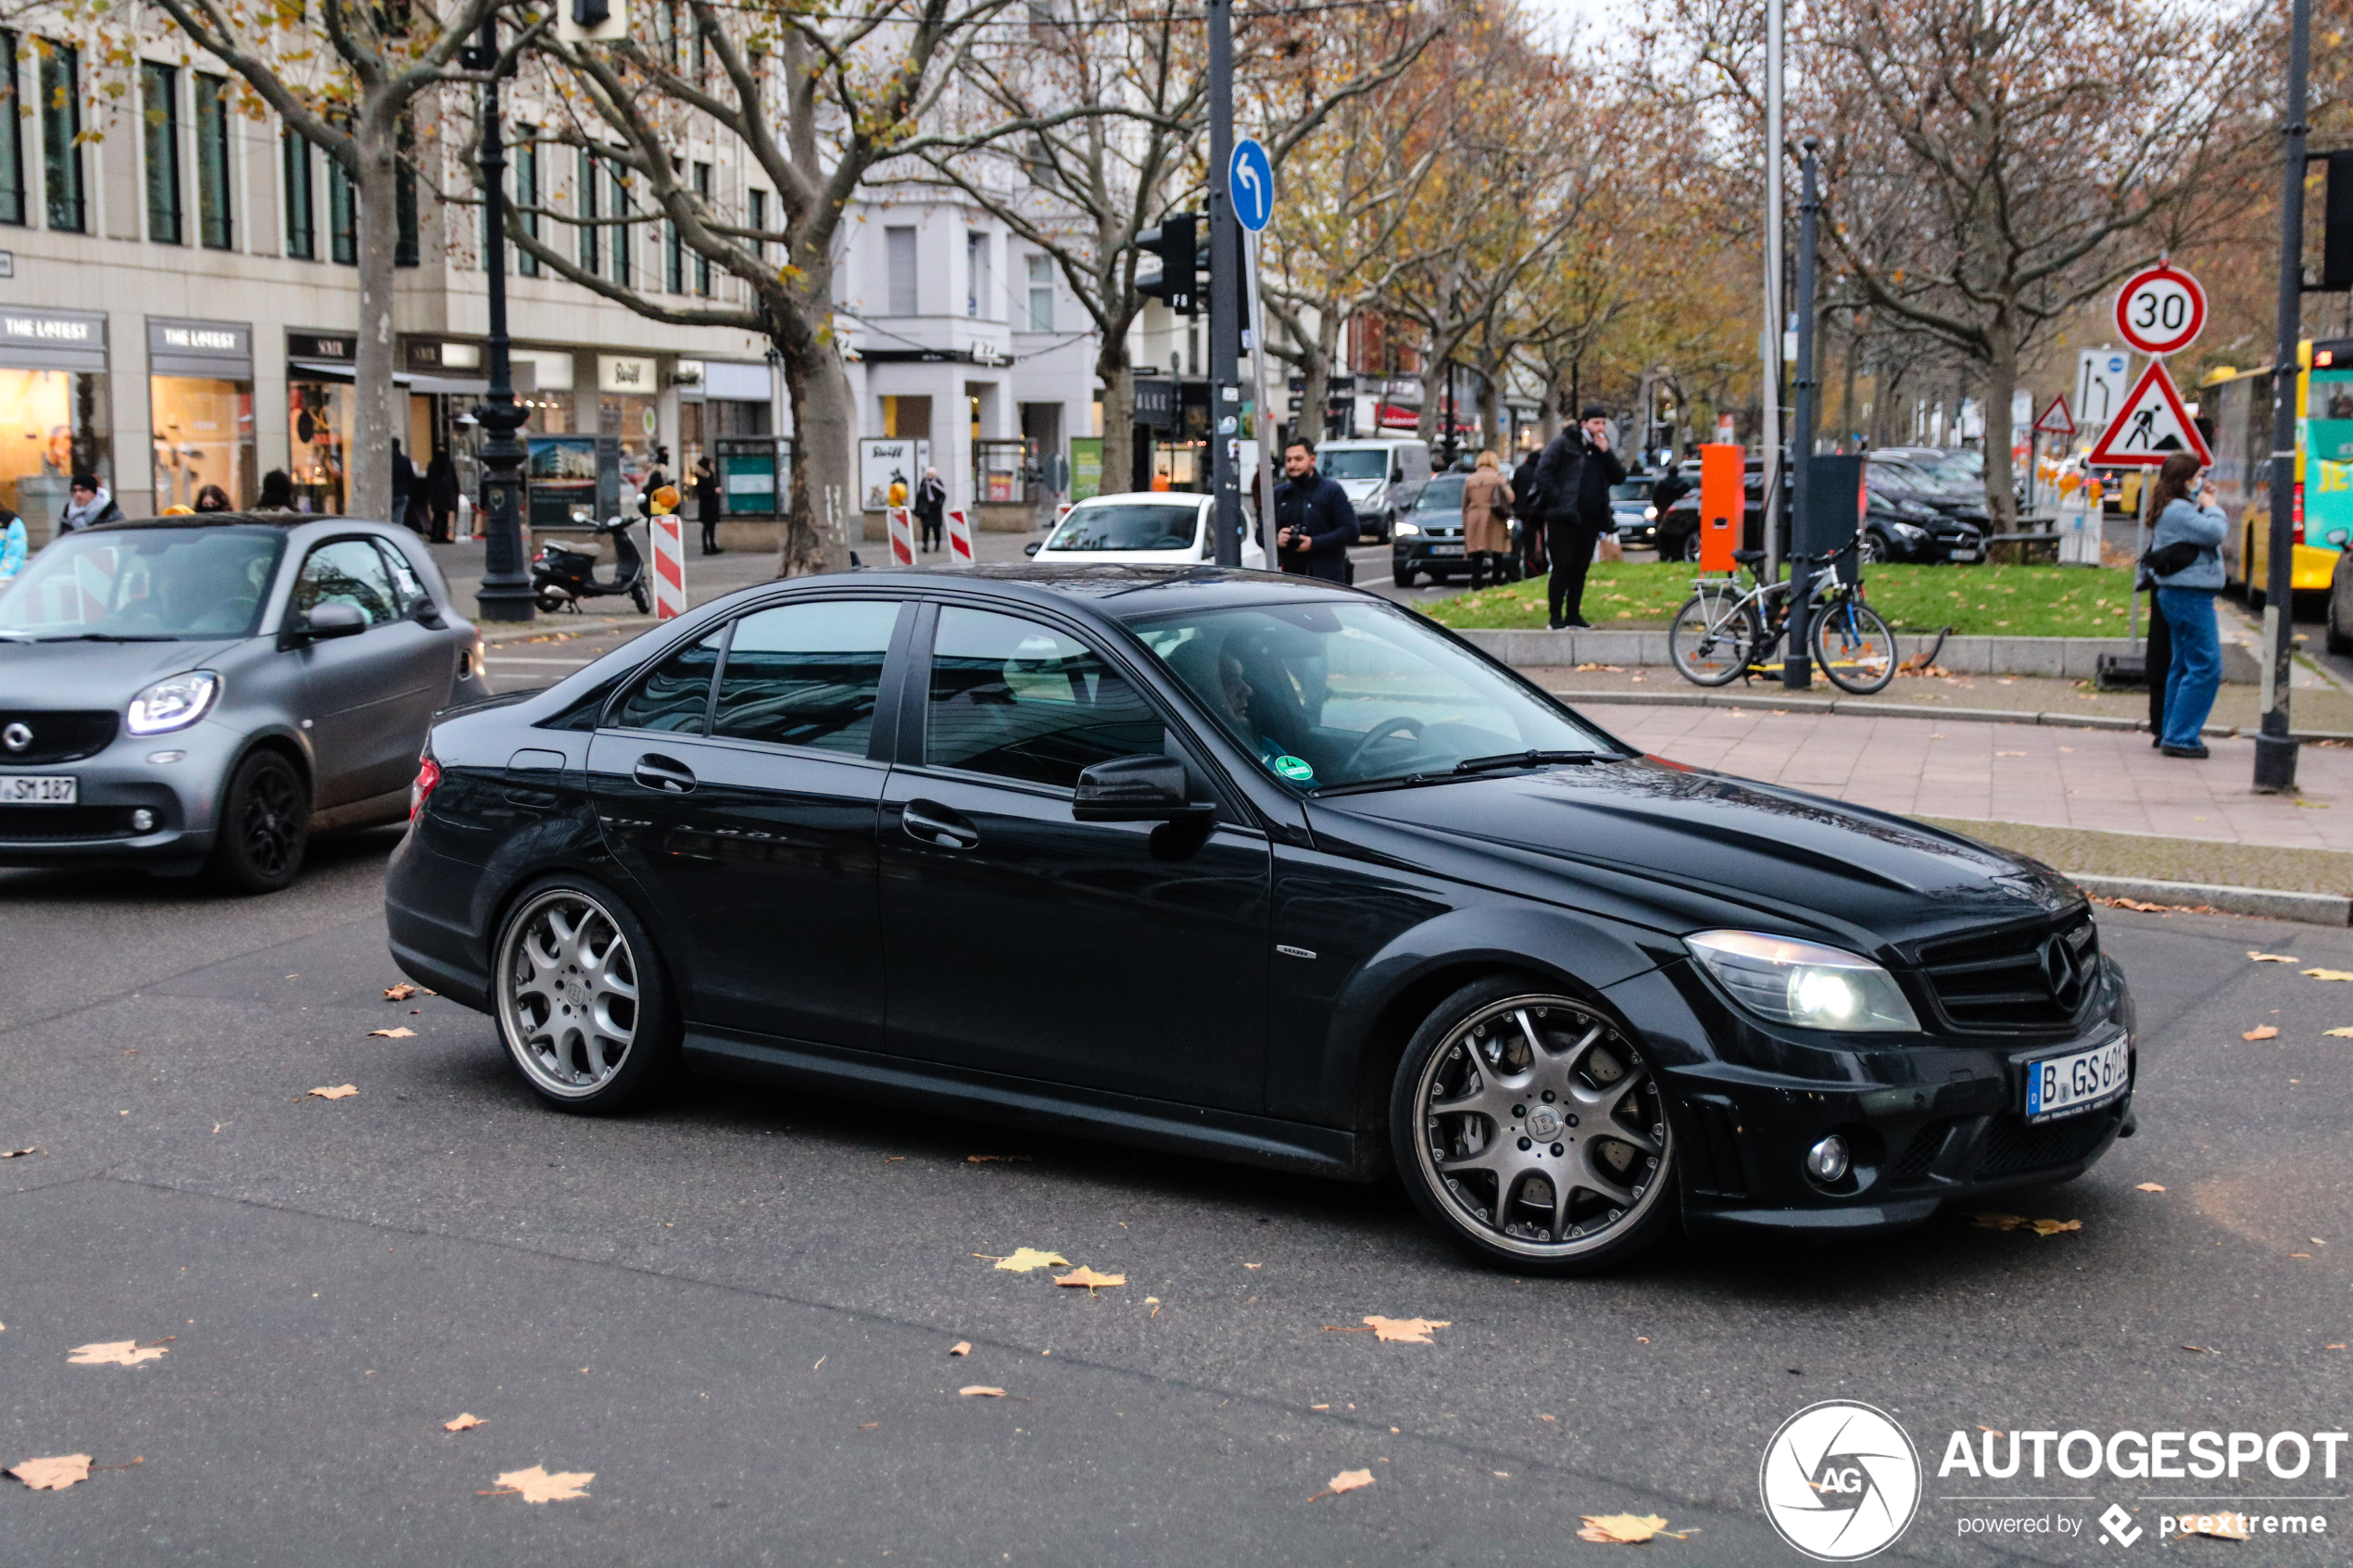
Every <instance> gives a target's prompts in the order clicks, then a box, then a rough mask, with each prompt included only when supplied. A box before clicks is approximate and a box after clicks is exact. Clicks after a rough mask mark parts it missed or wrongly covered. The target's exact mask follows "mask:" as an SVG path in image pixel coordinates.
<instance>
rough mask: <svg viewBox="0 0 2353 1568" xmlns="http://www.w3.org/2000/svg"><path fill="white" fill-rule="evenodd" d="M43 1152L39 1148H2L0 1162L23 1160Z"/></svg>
mask: <svg viewBox="0 0 2353 1568" xmlns="http://www.w3.org/2000/svg"><path fill="white" fill-rule="evenodd" d="M41 1152H42V1150H41V1149H40V1148H37V1147H31V1148H0V1160H22V1159H23V1158H24V1157H25V1156H26V1155H28V1154H39V1153H41Z"/></svg>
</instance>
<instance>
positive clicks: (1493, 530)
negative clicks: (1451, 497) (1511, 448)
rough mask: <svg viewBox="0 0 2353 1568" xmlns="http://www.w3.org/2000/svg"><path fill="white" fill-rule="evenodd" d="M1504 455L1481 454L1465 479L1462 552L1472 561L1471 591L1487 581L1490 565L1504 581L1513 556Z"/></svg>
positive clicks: (1498, 581) (1498, 579) (1509, 486)
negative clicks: (1509, 561) (1505, 564)
mask: <svg viewBox="0 0 2353 1568" xmlns="http://www.w3.org/2000/svg"><path fill="white" fill-rule="evenodd" d="M1503 461H1504V460H1503V459H1502V458H1498V457H1497V456H1496V455H1495V454H1494V453H1492V452H1481V453H1480V454H1479V455H1478V467H1477V468H1475V469H1473V470H1471V473H1470V477H1469V478H1467V479H1466V480H1464V481H1463V555H1464V558H1466V559H1467V560H1468V561H1469V562H1470V585H1471V592H1472V593H1474V594H1476V593H1478V591H1479V589H1480V588H1482V587H1484V586H1485V585H1486V575H1487V569H1488V567H1489V566H1491V565H1492V566H1493V567H1494V569H1495V582H1496V584H1497V585H1498V586H1501V585H1502V583H1503V582H1504V562H1506V561H1508V560H1510V559H1511V558H1512V522H1511V517H1512V482H1511V481H1510V480H1508V479H1505V478H1504V470H1503Z"/></svg>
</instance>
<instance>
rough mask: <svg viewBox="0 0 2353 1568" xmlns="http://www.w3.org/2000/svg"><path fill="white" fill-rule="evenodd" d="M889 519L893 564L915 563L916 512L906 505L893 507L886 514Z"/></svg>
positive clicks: (908, 564)
mask: <svg viewBox="0 0 2353 1568" xmlns="http://www.w3.org/2000/svg"><path fill="white" fill-rule="evenodd" d="M883 515H884V516H885V517H886V518H887V519H888V520H889V521H888V526H889V529H890V560H891V564H892V565H893V566H912V565H914V564H915V514H914V513H913V512H912V511H909V510H908V509H907V508H905V507H892V508H888V509H887V511H886V512H885V513H884V514H883Z"/></svg>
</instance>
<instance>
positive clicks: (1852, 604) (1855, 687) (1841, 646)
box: [1806, 597, 1901, 696]
mask: <svg viewBox="0 0 2353 1568" xmlns="http://www.w3.org/2000/svg"><path fill="white" fill-rule="evenodd" d="M1808 631H1809V633H1810V634H1809V635H1808V637H1807V638H1806V641H1807V642H1808V643H1809V644H1811V645H1812V650H1813V654H1814V666H1815V668H1816V669H1818V670H1819V671H1821V672H1822V673H1823V674H1825V675H1827V676H1829V677H1830V680H1831V684H1832V685H1834V686H1836V687H1837V688H1838V689H1839V690H1840V691H1843V692H1852V693H1854V694H1855V695H1856V696H1870V695H1871V694H1872V693H1873V692H1881V691H1885V690H1886V689H1887V684H1888V683H1889V682H1890V681H1893V680H1894V679H1895V666H1896V663H1897V660H1898V659H1899V658H1900V657H1901V650H1900V649H1898V648H1897V647H1896V646H1895V633H1894V632H1892V631H1890V630H1888V625H1887V622H1886V621H1885V620H1883V619H1882V618H1881V615H1880V612H1879V611H1877V610H1875V609H1873V608H1871V607H1870V606H1869V605H1868V604H1865V603H1864V602H1863V601H1862V600H1861V599H1858V598H1852V597H1849V598H1843V599H1838V600H1834V601H1833V602H1831V603H1830V604H1827V605H1818V606H1816V607H1815V614H1814V623H1813V625H1812V626H1811V627H1810V628H1808Z"/></svg>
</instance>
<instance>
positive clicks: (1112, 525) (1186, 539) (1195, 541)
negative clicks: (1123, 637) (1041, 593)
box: [1029, 490, 1266, 571]
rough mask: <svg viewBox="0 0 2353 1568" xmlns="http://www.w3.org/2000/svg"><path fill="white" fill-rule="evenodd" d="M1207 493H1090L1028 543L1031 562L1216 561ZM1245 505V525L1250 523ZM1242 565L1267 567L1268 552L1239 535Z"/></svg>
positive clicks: (1160, 563) (1133, 563) (1125, 563)
mask: <svg viewBox="0 0 2353 1568" xmlns="http://www.w3.org/2000/svg"><path fill="white" fill-rule="evenodd" d="M1214 504H1215V503H1214V501H1213V499H1212V498H1211V497H1210V496H1207V495H1194V494H1191V493H1190V492H1188V491H1183V490H1139V491H1132V492H1130V493H1128V494H1126V495H1090V496H1088V498H1087V499H1086V500H1084V501H1081V502H1079V503H1078V504H1077V505H1076V506H1075V507H1073V508H1070V510H1069V511H1068V512H1067V513H1066V514H1064V516H1063V520H1062V521H1061V523H1059V524H1058V525H1057V526H1056V527H1055V529H1054V531H1053V533H1050V534H1048V535H1047V536H1046V537H1045V538H1044V539H1043V540H1041V541H1039V542H1038V543H1037V544H1034V545H1031V546H1029V557H1030V558H1031V559H1032V560H1036V561H1045V562H1055V561H1059V562H1063V563H1074V562H1075V563H1078V564H1084V565H1099V566H1100V565H1105V564H1112V565H1120V566H1168V565H1180V566H1181V565H1185V564H1187V563H1189V562H1194V561H1214V560H1215V559H1216V558H1217V551H1216V548H1215V546H1214V545H1213V544H1212V542H1211V538H1210V527H1209V519H1210V512H1211V510H1212V508H1213V507H1214ZM1249 521H1250V520H1249V508H1248V507H1247V506H1245V507H1244V508H1243V525H1244V527H1245V528H1247V527H1248V526H1249ZM1242 564H1243V565H1244V566H1246V567H1249V568H1251V569H1252V571H1265V570H1266V552H1265V550H1263V549H1261V548H1259V546H1258V541H1257V540H1255V539H1253V538H1252V537H1250V535H1249V534H1248V533H1245V534H1244V535H1243V536H1242Z"/></svg>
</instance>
